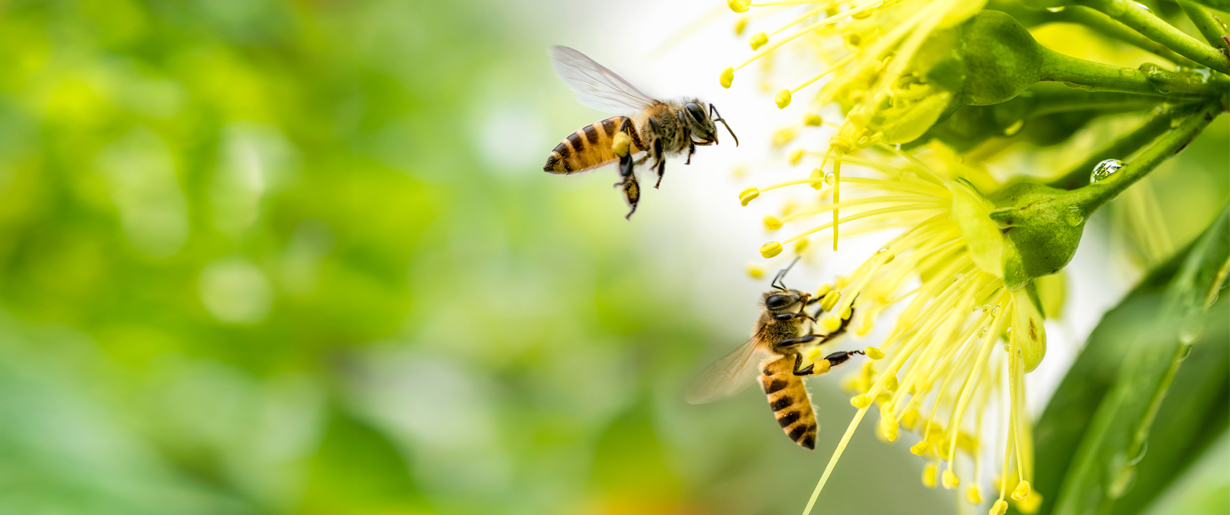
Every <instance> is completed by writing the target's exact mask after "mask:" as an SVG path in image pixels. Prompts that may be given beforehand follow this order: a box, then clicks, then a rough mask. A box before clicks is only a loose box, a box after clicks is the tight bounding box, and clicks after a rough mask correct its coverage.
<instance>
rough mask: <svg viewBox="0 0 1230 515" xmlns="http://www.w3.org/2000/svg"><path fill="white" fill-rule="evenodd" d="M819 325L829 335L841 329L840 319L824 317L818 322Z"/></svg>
mask: <svg viewBox="0 0 1230 515" xmlns="http://www.w3.org/2000/svg"><path fill="white" fill-rule="evenodd" d="M820 325H821V326H822V327H824V330H825V331H828V332H829V333H830V334H831V333H835V332H837V330H838V329H841V319H840V318H837V317H825V318H824V319H822V320H820Z"/></svg>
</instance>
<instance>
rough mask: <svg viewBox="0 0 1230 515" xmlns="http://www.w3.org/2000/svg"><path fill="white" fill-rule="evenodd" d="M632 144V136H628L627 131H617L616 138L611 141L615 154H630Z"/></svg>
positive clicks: (621, 155) (622, 155) (620, 155)
mask: <svg viewBox="0 0 1230 515" xmlns="http://www.w3.org/2000/svg"><path fill="white" fill-rule="evenodd" d="M631 145H632V137H630V136H628V134H627V133H625V132H617V133H615V138H614V140H612V141H611V150H612V151H613V152H615V155H617V156H619V157H624V156H626V155H628V150H630V149H631Z"/></svg>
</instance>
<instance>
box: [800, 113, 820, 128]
mask: <svg viewBox="0 0 1230 515" xmlns="http://www.w3.org/2000/svg"><path fill="white" fill-rule="evenodd" d="M803 125H807V126H811V127H819V126H821V125H824V118H821V117H820V115H818V114H805V115H803Z"/></svg>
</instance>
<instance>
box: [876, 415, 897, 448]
mask: <svg viewBox="0 0 1230 515" xmlns="http://www.w3.org/2000/svg"><path fill="white" fill-rule="evenodd" d="M897 431H898V429H897V419H896V418H893V416H892V414H891V413H890V414H888V416H881V418H880V436H882V437H884V439H885V440H888V441H890V442H892V441H895V440H896V439H897Z"/></svg>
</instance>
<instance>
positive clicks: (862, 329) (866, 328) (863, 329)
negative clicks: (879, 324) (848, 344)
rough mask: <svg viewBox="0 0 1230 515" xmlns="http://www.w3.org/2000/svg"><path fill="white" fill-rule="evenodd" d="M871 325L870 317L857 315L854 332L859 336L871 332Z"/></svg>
mask: <svg viewBox="0 0 1230 515" xmlns="http://www.w3.org/2000/svg"><path fill="white" fill-rule="evenodd" d="M871 326H872V320H871V317H866V316H864V317H859V319H858V322H856V323H855V324H854V334H857V335H859V336H867V333H870V332H871Z"/></svg>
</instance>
